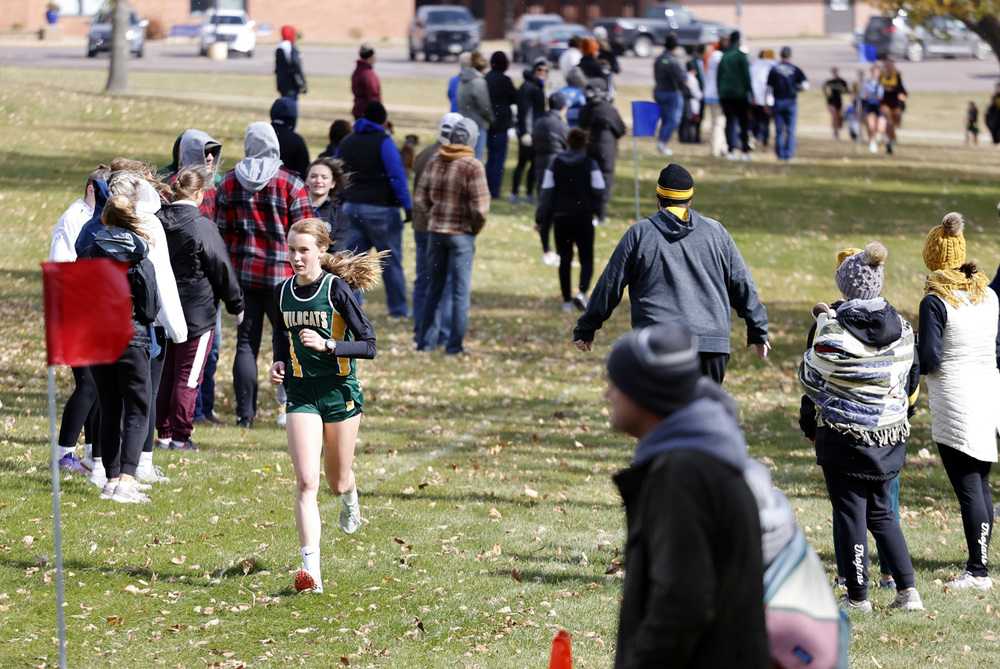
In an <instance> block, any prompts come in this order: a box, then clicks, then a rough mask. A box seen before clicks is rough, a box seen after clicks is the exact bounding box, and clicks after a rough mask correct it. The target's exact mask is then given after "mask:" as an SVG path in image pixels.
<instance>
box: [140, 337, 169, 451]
mask: <svg viewBox="0 0 1000 669" xmlns="http://www.w3.org/2000/svg"><path fill="white" fill-rule="evenodd" d="M153 332H154V333H155V336H156V341H157V343H159V345H160V355H158V356H156V357H155V358H150V359H149V427H147V428H146V440H145V441H143V442H142V452H143V453H152V452H153V444H155V443H156V396H157V394H159V391H160V378H161V377H162V376H163V361H164V360H166V357H167V337H166V333H165V331H164V329H163V328H161V327H157V328H154V330H153Z"/></svg>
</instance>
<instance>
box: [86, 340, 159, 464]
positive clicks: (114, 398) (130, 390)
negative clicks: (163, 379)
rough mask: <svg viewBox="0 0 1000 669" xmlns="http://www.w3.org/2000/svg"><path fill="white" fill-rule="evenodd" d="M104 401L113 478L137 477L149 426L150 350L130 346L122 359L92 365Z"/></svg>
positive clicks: (104, 437) (106, 451) (105, 444)
mask: <svg viewBox="0 0 1000 669" xmlns="http://www.w3.org/2000/svg"><path fill="white" fill-rule="evenodd" d="M90 369H91V372H93V374H94V383H96V384H97V397H98V399H99V401H100V403H101V436H100V443H101V458H102V460H103V462H104V470H105V471H106V472H107V477H108V478H109V479H116V478H118V477H119V476H120V475H121V474H128V475H129V476H135V470H136V469H137V468H138V466H139V454H140V453H142V445H143V442H144V440H145V438H146V433H147V428H148V427H149V410H150V409H149V407H150V405H149V396H150V392H151V390H150V385H149V349H148V348H146V347H145V346H127V347H126V348H125V352H124V353H122V357H121V358H119V359H118V362H115V363H112V364H110V365H95V366H93V367H91V368H90Z"/></svg>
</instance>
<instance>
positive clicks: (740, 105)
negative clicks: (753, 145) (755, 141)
mask: <svg viewBox="0 0 1000 669" xmlns="http://www.w3.org/2000/svg"><path fill="white" fill-rule="evenodd" d="M719 103H720V104H721V105H722V112H723V113H724V114H725V115H726V144H727V145H728V146H729V151H730V153H732V152H733V151H735V150H736V144H735V142H734V138H735V136H736V124H737V123H739V125H740V148H741V149H743V153H748V152H749V151H750V103H749V102H747V101H746V100H745V99H740V98H725V99H722V100H719Z"/></svg>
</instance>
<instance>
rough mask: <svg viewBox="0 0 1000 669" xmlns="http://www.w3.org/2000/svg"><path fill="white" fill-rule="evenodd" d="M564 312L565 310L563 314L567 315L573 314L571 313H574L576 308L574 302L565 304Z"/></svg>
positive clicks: (563, 306)
mask: <svg viewBox="0 0 1000 669" xmlns="http://www.w3.org/2000/svg"><path fill="white" fill-rule="evenodd" d="M562 310H563V313H567V314H568V313H569V312H571V311H574V310H575V307H574V306H573V302H572V301H570V302H563V305H562Z"/></svg>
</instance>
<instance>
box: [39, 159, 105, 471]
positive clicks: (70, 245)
mask: <svg viewBox="0 0 1000 669" xmlns="http://www.w3.org/2000/svg"><path fill="white" fill-rule="evenodd" d="M109 176H111V170H110V169H108V167H107V166H106V165H100V166H99V167H98V168H97V169H96V170H94V171H93V172H91V174H90V176H89V177H88V178H87V183H86V185H84V187H83V198H81V199H78V200H77V201H76V202H74V203H73V204H71V205H70V206H69V208H68V209H67V210H66V211H65V212H63V215H62V216H60V217H59V221H58V222H57V223H56V226H55V228H54V229H53V230H52V243H51V245H50V246H49V262H74V261H75V260H76V258H77V254H76V239H77V237H79V235H80V230H81V229H82V228H83V226H84V225H85V224H86V223H87V222H88V221H89V220H90V219H91V218H93V217H94V214H95V212H96V211H97V207H98V204H97V194H98V192H99V191H101V193H102V194H101V203H100V208H101V209H102V210H103V209H104V203H105V202H106V201H107V182H106V181H105V179H107V178H108V177H109ZM98 181H100V185H99V184H98V183H97V182H98ZM97 215H98V217H100V214H97ZM73 381H74V383H75V386H74V388H73V393H72V394H71V395H70V396H69V399H68V400H66V407H65V408H64V409H63V416H62V424H61V426H60V428H59V466H60V467H62V468H63V469H65V470H68V471H71V472H73V473H76V474H89V473H90V469H91V468H92V467H93V457H94V448H93V446H94V443H95V441H96V439H97V431H98V429H99V428H98V422H97V420H98V416H99V413H98V406H97V387H96V386H95V385H94V376H93V374H91V372H90V367H73ZM81 430H82V431H83V432H84V454H83V458H79V457H77V455H76V442H77V441H78V440H79V439H80V431H81Z"/></svg>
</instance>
